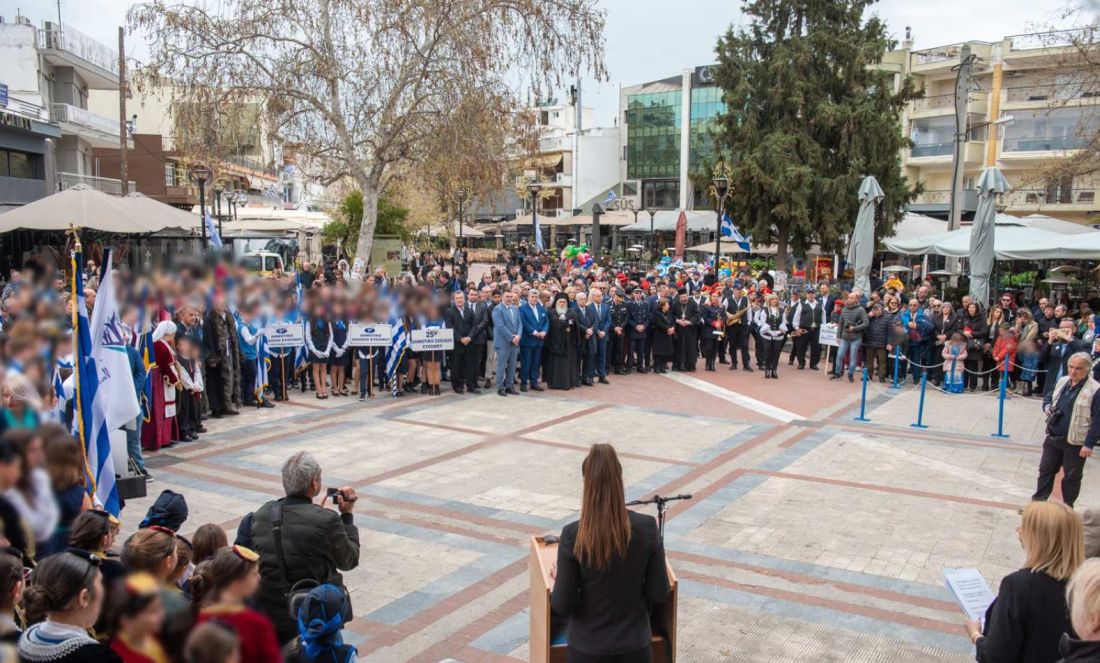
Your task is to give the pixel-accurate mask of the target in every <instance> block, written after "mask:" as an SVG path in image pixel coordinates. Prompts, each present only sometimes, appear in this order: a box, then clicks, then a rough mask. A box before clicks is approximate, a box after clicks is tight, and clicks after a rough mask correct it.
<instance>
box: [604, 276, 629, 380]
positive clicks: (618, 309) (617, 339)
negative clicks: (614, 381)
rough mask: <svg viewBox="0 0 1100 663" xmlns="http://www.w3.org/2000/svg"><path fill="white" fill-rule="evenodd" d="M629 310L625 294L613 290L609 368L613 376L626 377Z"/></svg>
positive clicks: (618, 289) (616, 289)
mask: <svg viewBox="0 0 1100 663" xmlns="http://www.w3.org/2000/svg"><path fill="white" fill-rule="evenodd" d="M629 318H630V309H629V308H628V307H627V304H626V293H625V292H624V291H623V289H622V288H615V301H614V303H613V304H612V305H611V344H610V348H609V350H610V352H611V366H612V368H614V369H615V375H626V373H627V366H628V365H629V363H630V362H629V361H628V358H627V355H628V354H629V352H630V337H629V334H630V320H629Z"/></svg>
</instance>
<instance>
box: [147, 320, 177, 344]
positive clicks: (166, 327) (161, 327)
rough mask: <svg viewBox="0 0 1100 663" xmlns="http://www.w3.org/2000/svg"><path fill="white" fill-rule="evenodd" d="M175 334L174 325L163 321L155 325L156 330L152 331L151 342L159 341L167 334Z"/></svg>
mask: <svg viewBox="0 0 1100 663" xmlns="http://www.w3.org/2000/svg"><path fill="white" fill-rule="evenodd" d="M175 333H176V323H174V322H172V321H171V320H164V321H163V322H161V323H160V324H158V325H157V328H156V329H154V330H153V340H154V341H159V340H161V339H162V338H164V337H165V336H167V335H169V334H175Z"/></svg>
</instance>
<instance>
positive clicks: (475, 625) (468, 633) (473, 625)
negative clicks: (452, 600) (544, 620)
mask: <svg viewBox="0 0 1100 663" xmlns="http://www.w3.org/2000/svg"><path fill="white" fill-rule="evenodd" d="M528 598H529V592H528V591H522V592H519V593H517V594H515V595H514V596H512V597H511V598H509V599H508V600H507V601H505V602H504V603H502V604H501V605H499V606H497V607H496V608H494V609H493V610H491V611H489V612H488V613H486V614H485V615H483V616H481V617H479V618H477V619H475V620H474V621H472V622H470V623H469V624H467V625H466V626H465V627H464V628H462V629H461V630H460V631H458V632H456V633H453V634H451V635H450V636H448V638H455V637H457V638H463V639H466V640H468V641H469V642H470V643H472V642H474V641H475V640H477V638H479V637H481V636H482V635H484V634H486V633H488V632H489V631H491V630H492V629H493V628H495V627H497V626H498V625H500V624H502V623H504V622H505V621H507V620H508V619H511V618H512V617H513V616H515V615H516V613H517V612H520V611H522V610H523V609H524V608H526V607H527V603H528ZM470 649H473V647H470ZM475 651H477V652H479V653H480V654H481V655H489V656H500V654H496V653H494V652H484V651H483V650H480V649H478V650H475ZM452 652H453V649H452V648H451V645H450V644H449V643H448V642H446V641H443V642H440V643H437V644H436V645H435V646H433V647H432V648H430V649H428V650H427V651H425V652H423V653H422V654H421V655H420V656H421V657H423V660H425V661H431V662H432V663H435V662H436V661H439V660H441V658H442V657H446V656H448V655H451V653H452ZM416 660H420V659H419V658H418V659H416ZM481 660H487V659H478V661H481ZM502 660H514V659H511V658H510V657H504V659H502Z"/></svg>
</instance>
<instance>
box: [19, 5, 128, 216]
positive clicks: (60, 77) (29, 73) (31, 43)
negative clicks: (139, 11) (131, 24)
mask: <svg viewBox="0 0 1100 663" xmlns="http://www.w3.org/2000/svg"><path fill="white" fill-rule="evenodd" d="M0 62H3V63H4V65H5V66H4V67H3V69H2V70H0V109H2V110H0V162H2V163H0V207H3V206H8V207H10V206H13V205H19V204H25V203H28V202H32V201H33V200H37V199H38V198H41V197H43V196H46V195H49V194H50V193H52V192H53V191H56V190H59V189H64V188H66V187H69V186H72V185H74V184H78V183H84V184H89V185H92V186H95V187H97V188H101V189H103V190H105V191H110V192H113V193H118V192H119V191H120V190H121V182H120V181H118V180H117V179H116V180H110V179H108V178H102V177H100V173H99V172H98V169H97V164H96V161H95V158H94V156H93V150H94V149H95V148H97V147H108V146H113V147H115V148H118V146H119V139H120V135H121V129H120V126H119V121H118V106H117V105H116V106H115V108H114V112H113V113H110V114H100V113H96V112H93V111H92V110H90V109H89V108H88V97H89V94H90V93H91V92H92V91H94V90H116V91H117V90H118V86H119V78H118V54H117V52H116V51H114V50H112V49H111V48H110V47H108V46H107V45H105V44H103V43H101V42H99V41H96V40H95V39H92V38H91V37H88V36H87V35H85V34H84V33H82V32H80V31H79V30H77V29H76V28H74V27H73V26H70V25H61V24H58V23H53V22H49V21H46V22H44V23H43V24H42V27H41V28H37V27H35V26H34V25H32V24H31V23H30V22H29V21H28V20H27V19H26V18H25V17H22V16H16V17H15V18H14V20H12V21H10V22H9V21H8V20H6V19H4V18H0ZM116 99H117V96H116Z"/></svg>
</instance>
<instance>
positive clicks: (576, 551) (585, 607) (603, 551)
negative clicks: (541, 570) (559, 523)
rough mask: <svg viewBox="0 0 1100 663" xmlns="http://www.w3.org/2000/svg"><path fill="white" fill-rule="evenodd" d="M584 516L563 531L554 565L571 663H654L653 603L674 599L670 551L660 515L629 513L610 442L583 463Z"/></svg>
mask: <svg viewBox="0 0 1100 663" xmlns="http://www.w3.org/2000/svg"><path fill="white" fill-rule="evenodd" d="M581 475H582V476H583V477H584V492H583V496H582V502H581V517H580V520H578V521H576V522H573V523H570V524H568V525H566V526H565V528H564V529H562V531H561V543H560V544H559V545H558V561H557V563H556V564H555V565H554V567H553V568H552V569H551V575H553V576H554V591H553V593H552V594H551V596H550V605H551V606H552V607H553V609H554V612H556V613H558V614H559V615H562V616H567V617H569V645H568V646H569V651H568V659H567V660H568V661H569V663H649V662H650V661H651V660H652V651H651V649H650V647H651V645H650V640H651V639H652V630H651V628H652V627H651V626H650V621H649V608H650V606H651V605H655V604H660V603H663V602H664V601H665V600H667V599H668V595H669V591H670V586H669V582H668V567H667V566H666V565H665V549H664V543H663V541H662V540H661V534H660V532H659V531H658V529H657V521H656V520H654V518H653V516H647V515H645V514H641V513H637V512H635V511H629V510H628V509H627V508H626V498H625V496H624V492H623V468H622V465H620V464H619V458H618V456H617V455H616V454H615V449H614V447H612V446H611V445H610V444H594V445H592V448H591V449H590V450H589V452H588V456H587V457H586V458H585V459H584V463H583V464H582V465H581Z"/></svg>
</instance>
